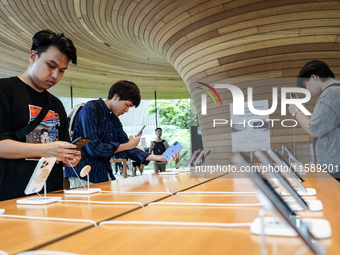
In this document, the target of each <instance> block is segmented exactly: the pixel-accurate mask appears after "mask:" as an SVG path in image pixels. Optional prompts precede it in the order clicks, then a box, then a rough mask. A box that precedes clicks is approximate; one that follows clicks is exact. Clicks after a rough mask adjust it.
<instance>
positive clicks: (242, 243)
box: [41, 178, 340, 255]
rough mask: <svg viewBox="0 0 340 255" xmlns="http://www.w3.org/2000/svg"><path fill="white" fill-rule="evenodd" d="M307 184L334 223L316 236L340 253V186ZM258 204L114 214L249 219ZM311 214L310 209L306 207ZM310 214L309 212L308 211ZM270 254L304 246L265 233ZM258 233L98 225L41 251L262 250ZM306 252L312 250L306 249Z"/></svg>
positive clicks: (226, 185)
mask: <svg viewBox="0 0 340 255" xmlns="http://www.w3.org/2000/svg"><path fill="white" fill-rule="evenodd" d="M305 186H306V187H313V188H315V189H316V190H317V195H316V196H314V197H309V198H308V199H318V200H321V201H322V203H323V206H324V210H323V211H322V212H315V214H314V215H317V217H319V218H323V219H327V220H328V221H329V222H330V224H331V227H332V237H331V238H328V239H320V242H321V243H323V244H324V246H325V247H326V249H327V251H328V253H329V254H334V255H335V254H340V243H339V242H338V240H339V238H340V230H339V228H338V226H340V219H339V216H338V210H337V207H338V204H339V203H340V185H339V183H338V182H336V181H335V180H333V179H330V178H318V179H306V183H305ZM253 188H254V187H252V184H251V183H249V180H242V179H240V180H236V179H230V178H219V179H215V180H211V181H209V182H206V183H203V184H201V185H200V186H197V187H194V188H191V189H188V191H212V190H213V191H221V192H226V191H232V190H237V191H245V190H248V191H251V190H253ZM256 201H257V199H256V196H255V195H254V194H234V195H231V194H225V195H221V194H214V195H213V194H209V195H208V194H189V193H180V194H177V195H175V196H173V197H168V198H166V199H164V200H161V201H160V202H180V203H253V202H256ZM260 208H261V206H252V207H228V206H190V205H160V204H158V205H157V204H155V205H150V206H147V207H145V208H142V209H139V210H135V211H133V212H131V213H128V214H124V215H122V216H120V217H117V218H115V219H114V220H112V221H114V222H116V223H117V222H118V221H143V222H144V221H153V222H155V221H164V222H167V223H169V222H196V223H199V222H205V223H206V222H210V223H245V222H252V220H254V219H255V218H256V217H257V216H258V212H259V210H260ZM309 214H313V212H309ZM308 217H309V216H308ZM265 240H266V248H267V250H268V254H277V255H281V254H294V253H296V252H297V251H299V250H300V249H301V250H300V252H301V251H303V249H304V243H303V242H302V240H301V239H300V238H298V237H268V236H267V237H266V239H265ZM260 244H261V238H260V236H257V235H254V234H251V233H250V229H249V226H244V227H235V226H234V227H225V226H223V227H217V226H177V225H176V226H169V225H143V224H141V223H138V222H134V224H114V225H102V226H99V227H96V228H91V229H89V230H86V231H83V232H81V233H78V234H75V235H73V236H71V237H68V238H65V239H63V240H61V241H58V242H55V243H53V244H51V245H47V246H45V247H43V248H41V249H42V250H59V251H66V252H74V253H79V254H261V252H260ZM304 254H312V253H311V252H310V251H307V252H306V253H304Z"/></svg>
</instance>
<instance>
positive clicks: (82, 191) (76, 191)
mask: <svg viewBox="0 0 340 255" xmlns="http://www.w3.org/2000/svg"><path fill="white" fill-rule="evenodd" d="M101 191H102V189H100V188H91V189H84V188H79V189H64V193H65V194H72V195H75V194H77V195H89V194H93V193H97V192H101Z"/></svg>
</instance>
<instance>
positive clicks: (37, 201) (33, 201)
mask: <svg viewBox="0 0 340 255" xmlns="http://www.w3.org/2000/svg"><path fill="white" fill-rule="evenodd" d="M48 175H49V171H48V170H42V171H41V172H39V173H38V174H37V175H36V176H35V181H36V183H41V182H44V196H43V197H42V196H40V194H39V193H38V192H39V191H40V190H39V191H38V192H37V194H38V195H39V197H29V198H24V199H18V200H17V204H26V205H45V204H50V203H54V202H57V201H60V200H61V197H47V196H46V180H47V177H48Z"/></svg>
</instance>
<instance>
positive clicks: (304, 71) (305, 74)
mask: <svg viewBox="0 0 340 255" xmlns="http://www.w3.org/2000/svg"><path fill="white" fill-rule="evenodd" d="M312 74H314V75H317V76H319V78H320V80H321V81H322V82H324V81H327V80H329V79H332V78H333V79H334V78H335V75H334V73H333V72H332V71H331V69H330V68H329V67H328V65H327V64H326V63H325V62H322V61H320V60H313V61H310V62H308V63H306V64H305V65H304V66H303V67H302V68H301V70H300V73H299V75H298V77H297V78H298V79H297V81H296V85H297V86H298V87H301V88H305V86H304V85H303V81H305V80H309V78H310V76H311V75H312Z"/></svg>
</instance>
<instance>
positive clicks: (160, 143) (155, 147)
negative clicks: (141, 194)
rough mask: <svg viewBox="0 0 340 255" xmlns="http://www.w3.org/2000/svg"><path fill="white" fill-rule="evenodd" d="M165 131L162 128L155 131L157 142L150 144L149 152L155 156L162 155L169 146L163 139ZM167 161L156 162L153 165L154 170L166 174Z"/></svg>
mask: <svg viewBox="0 0 340 255" xmlns="http://www.w3.org/2000/svg"><path fill="white" fill-rule="evenodd" d="M162 133H163V130H162V129H161V128H160V127H157V128H156V129H155V134H156V140H155V141H152V142H151V143H150V147H149V152H150V153H151V152H152V153H153V154H155V155H162V154H163V153H164V152H165V151H166V150H167V149H168V148H169V144H168V142H167V141H166V140H163V139H162ZM166 163H167V162H166V161H155V162H154V163H153V170H154V172H155V173H158V172H164V171H165V169H166Z"/></svg>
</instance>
